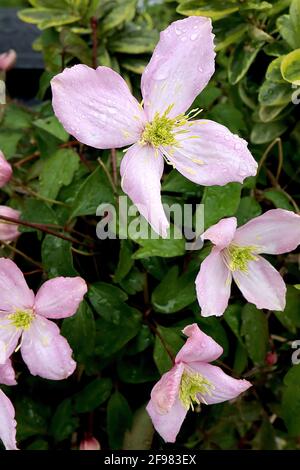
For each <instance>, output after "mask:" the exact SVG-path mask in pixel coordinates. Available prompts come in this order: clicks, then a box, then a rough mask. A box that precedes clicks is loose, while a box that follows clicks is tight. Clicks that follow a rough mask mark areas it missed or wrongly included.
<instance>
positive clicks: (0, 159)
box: [0, 150, 12, 188]
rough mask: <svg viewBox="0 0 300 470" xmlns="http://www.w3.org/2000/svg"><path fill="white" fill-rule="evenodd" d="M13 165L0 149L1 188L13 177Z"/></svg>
mask: <svg viewBox="0 0 300 470" xmlns="http://www.w3.org/2000/svg"><path fill="white" fill-rule="evenodd" d="M11 175H12V167H11V165H10V164H9V163H8V162H7V161H6V159H5V157H4V155H3V153H2V152H1V150H0V188H2V186H4V185H5V184H6V183H7V182H8V181H9V180H10V178H11Z"/></svg>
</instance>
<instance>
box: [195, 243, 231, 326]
mask: <svg viewBox="0 0 300 470" xmlns="http://www.w3.org/2000/svg"><path fill="white" fill-rule="evenodd" d="M231 280H232V277H231V273H230V271H229V269H228V268H227V266H226V265H225V263H224V261H223V258H222V255H221V254H220V250H219V249H218V248H213V249H212V252H211V254H210V255H208V256H207V258H205V260H204V261H203V262H202V264H201V267H200V271H199V274H198V276H197V278H196V290H197V298H198V302H199V305H200V307H201V315H202V316H203V317H209V316H211V315H216V316H220V315H223V313H224V311H225V310H226V308H227V305H228V300H229V297H230V291H231Z"/></svg>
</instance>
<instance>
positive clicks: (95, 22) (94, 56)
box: [91, 16, 98, 69]
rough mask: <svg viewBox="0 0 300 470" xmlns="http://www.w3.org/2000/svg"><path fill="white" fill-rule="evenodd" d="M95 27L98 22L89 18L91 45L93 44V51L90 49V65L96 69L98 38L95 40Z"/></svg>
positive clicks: (93, 18)
mask: <svg viewBox="0 0 300 470" xmlns="http://www.w3.org/2000/svg"><path fill="white" fill-rule="evenodd" d="M97 26H98V20H97V18H95V16H93V17H92V18H91V28H92V43H93V49H92V63H93V68H94V69H96V68H97V66H98V63H97V62H98V61H97V53H98V38H97Z"/></svg>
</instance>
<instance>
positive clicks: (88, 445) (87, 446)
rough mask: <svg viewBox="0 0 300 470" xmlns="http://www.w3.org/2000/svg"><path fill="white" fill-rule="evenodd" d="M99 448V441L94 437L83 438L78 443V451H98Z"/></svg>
mask: <svg viewBox="0 0 300 470" xmlns="http://www.w3.org/2000/svg"><path fill="white" fill-rule="evenodd" d="M100 449H101V446H100V443H99V441H97V439H96V438H95V437H94V436H87V435H86V436H85V438H84V439H83V440H82V441H81V442H80V445H79V450H100Z"/></svg>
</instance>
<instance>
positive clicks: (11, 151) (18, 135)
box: [0, 129, 23, 160]
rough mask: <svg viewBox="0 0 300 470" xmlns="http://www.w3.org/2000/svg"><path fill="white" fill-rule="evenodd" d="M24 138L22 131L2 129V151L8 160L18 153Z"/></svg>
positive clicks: (0, 140)
mask: <svg viewBox="0 0 300 470" xmlns="http://www.w3.org/2000/svg"><path fill="white" fill-rule="evenodd" d="M22 137H23V132H22V130H17V129H16V130H13V129H0V142H1V151H2V152H3V153H4V155H5V158H6V159H7V160H9V159H10V158H11V157H13V156H14V155H15V154H16V153H17V148H18V145H19V142H20V140H21V139H22Z"/></svg>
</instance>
